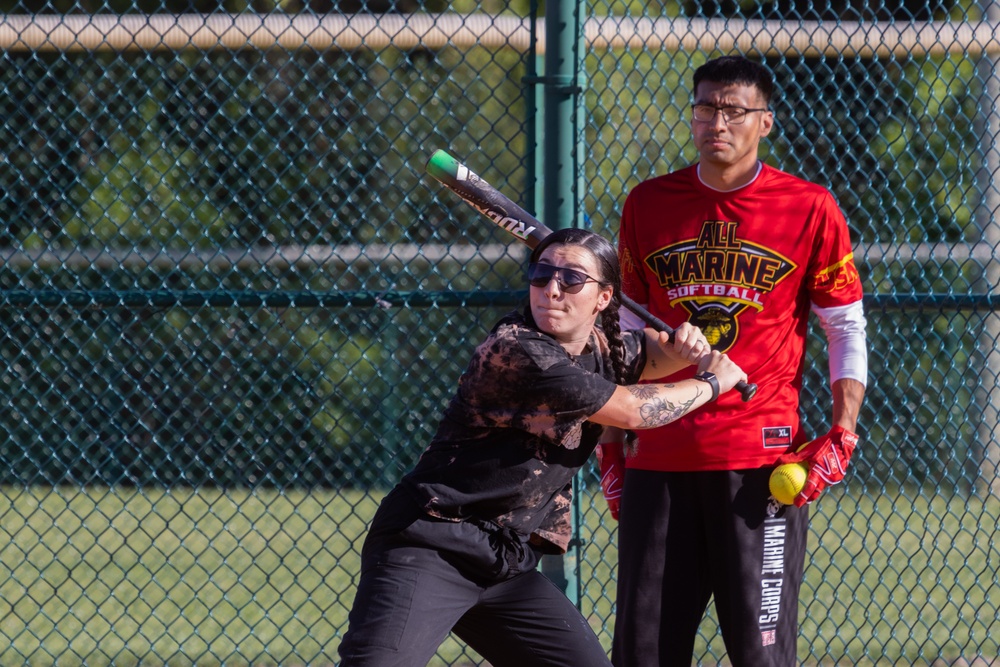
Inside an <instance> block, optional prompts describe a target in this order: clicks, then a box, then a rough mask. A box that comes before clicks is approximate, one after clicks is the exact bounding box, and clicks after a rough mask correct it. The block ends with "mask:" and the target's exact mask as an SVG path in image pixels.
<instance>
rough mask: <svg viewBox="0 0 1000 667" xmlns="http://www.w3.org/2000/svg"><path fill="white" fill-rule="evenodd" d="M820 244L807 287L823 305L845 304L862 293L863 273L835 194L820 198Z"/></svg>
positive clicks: (808, 272) (808, 271)
mask: <svg viewBox="0 0 1000 667" xmlns="http://www.w3.org/2000/svg"><path fill="white" fill-rule="evenodd" d="M817 208H818V210H817V211H816V213H815V217H814V218H813V219H814V220H816V221H817V224H818V225H819V229H818V230H817V234H816V240H817V247H816V250H815V252H814V253H813V255H812V257H811V258H810V262H809V266H808V269H807V279H806V289H807V290H808V291H809V298H810V300H811V301H812V302H813V303H814V304H816V305H817V306H819V307H820V308H832V307H836V306H846V305H848V304H851V303H854V302H855V301H860V300H861V298H862V296H863V290H862V286H861V277H860V276H859V275H858V269H857V267H856V266H855V264H854V251H853V249H852V247H851V239H850V233H849V231H848V228H847V221H846V220H844V216H843V214H841V212H840V209H839V208H838V207H837V204H836V202H835V201H834V200H833V196H832V195H830V194H829V193H826V194H825V195H824V196H823V197H820V198H819V200H818V201H817Z"/></svg>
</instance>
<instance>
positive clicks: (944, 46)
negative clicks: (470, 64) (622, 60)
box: [0, 13, 1000, 58]
mask: <svg viewBox="0 0 1000 667" xmlns="http://www.w3.org/2000/svg"><path fill="white" fill-rule="evenodd" d="M998 28H1000V25H998V24H996V23H993V22H989V21H975V22H972V21H908V22H900V21H787V20H781V21H778V20H775V21H768V20H733V19H704V18H665V17H664V18H652V17H648V18H644V17H620V16H616V17H593V18H589V19H587V20H586V21H585V23H584V36H585V39H586V41H587V43H588V45H589V47H590V48H592V49H598V50H600V49H640V48H649V49H657V50H672V51H680V50H684V51H695V50H703V51H714V50H722V51H731V50H734V49H738V50H740V51H742V52H744V53H752V52H757V53H761V54H768V55H777V54H782V53H784V54H788V55H802V56H821V55H822V56H841V57H846V58H875V57H888V56H896V57H904V58H906V57H913V56H924V55H944V54H967V55H970V56H978V55H983V54H986V55H997V54H1000V37H998ZM532 40H534V42H535V44H536V49H537V52H538V53H540V54H542V53H544V52H545V27H544V19H538V21H537V24H536V27H535V29H534V30H532V25H531V20H530V19H527V18H520V17H516V16H508V15H502V16H492V15H488V14H455V13H445V14H409V15H403V14H350V15H348V14H323V15H316V14H254V13H243V14H150V15H146V14H121V15H118V14H89V15H86V14H72V15H50V14H5V15H0V49H3V50H4V51H8V52H36V51H42V52H44V51H55V52H74V51H114V52H125V51H155V50H183V49H198V50H213V49H224V50H241V49H267V48H275V47H280V48H284V49H300V48H311V49H316V50H330V49H339V50H354V49H359V48H366V49H381V48H386V47H395V48H399V49H414V48H431V49H438V48H443V47H447V46H452V47H458V48H469V47H472V46H485V47H487V48H514V49H518V50H521V51H527V50H528V49H529V48H530V47H531V44H532Z"/></svg>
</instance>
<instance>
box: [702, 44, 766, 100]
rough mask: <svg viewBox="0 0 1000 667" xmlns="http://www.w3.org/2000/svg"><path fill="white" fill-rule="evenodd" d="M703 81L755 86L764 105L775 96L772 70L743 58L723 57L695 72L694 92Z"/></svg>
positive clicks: (726, 84) (709, 62) (711, 61)
mask: <svg viewBox="0 0 1000 667" xmlns="http://www.w3.org/2000/svg"><path fill="white" fill-rule="evenodd" d="M702 81H711V82H712V83H721V84H723V85H725V86H731V85H738V86H754V87H755V88H757V90H759V91H760V94H761V97H763V98H764V103H765V104H767V105H770V104H771V95H773V94H774V76H773V75H772V74H771V70H769V69H767V68H766V67H764V66H763V65H761V64H760V63H758V62H755V61H753V60H750V59H748V58H744V57H743V56H722V57H721V58H716V59H715V60H709V61H708V62H707V63H705V64H704V65H702V66H701V67H699V68H698V69H696V70H695V71H694V90H696V91H697V90H698V84H699V83H701V82H702Z"/></svg>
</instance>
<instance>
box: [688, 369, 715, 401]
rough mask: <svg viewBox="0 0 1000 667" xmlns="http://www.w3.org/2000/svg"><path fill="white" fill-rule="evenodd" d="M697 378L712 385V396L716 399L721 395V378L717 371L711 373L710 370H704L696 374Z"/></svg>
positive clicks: (695, 377)
mask: <svg viewBox="0 0 1000 667" xmlns="http://www.w3.org/2000/svg"><path fill="white" fill-rule="evenodd" d="M694 379H695V380H701V381H702V382H707V383H708V384H710V385H712V398H711V400H713V401H714V400H715V399H717V398H718V397H719V379H718V378H716V377H715V373H709V372H708V371H702V372H701V373H698V374H697V375H695V376H694Z"/></svg>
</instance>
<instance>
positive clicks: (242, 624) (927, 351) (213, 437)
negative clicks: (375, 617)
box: [0, 0, 1000, 665]
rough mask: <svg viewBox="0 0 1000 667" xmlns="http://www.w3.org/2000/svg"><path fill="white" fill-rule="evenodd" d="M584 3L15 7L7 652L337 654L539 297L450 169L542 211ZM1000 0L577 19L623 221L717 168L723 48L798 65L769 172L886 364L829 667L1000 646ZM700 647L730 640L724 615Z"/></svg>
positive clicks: (957, 657) (611, 537)
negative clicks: (835, 272)
mask: <svg viewBox="0 0 1000 667" xmlns="http://www.w3.org/2000/svg"><path fill="white" fill-rule="evenodd" d="M560 4H561V3H559V2H551V1H550V2H549V3H548V6H547V7H544V8H539V7H538V6H536V4H535V3H533V2H532V3H531V4H530V5H528V4H526V3H512V4H501V3H495V2H491V1H489V0H484V2H483V3H482V4H481V5H479V4H474V3H470V2H462V3H455V4H454V5H447V6H446V5H444V4H443V3H441V2H438V1H437V0H431V1H428V2H426V3H417V2H410V1H409V0H401V1H399V2H384V3H382V2H379V1H377V0H376V1H375V2H370V3H360V2H340V3H316V4H308V5H305V4H301V3H291V4H282V5H274V4H270V3H268V2H267V1H266V0H265V1H264V2H259V3H254V4H253V5H248V4H245V3H243V2H241V1H240V0H236V1H235V2H230V3H225V4H215V3H212V2H210V1H207V2H198V3H194V4H192V3H188V2H185V3H175V2H172V1H171V2H166V3H160V2H156V1H152V2H145V3H138V4H133V3H131V2H127V3H105V2H87V3H84V2H72V1H69V2H61V1H60V2H56V1H54V0H14V1H13V2H7V3H5V5H4V11H5V12H6V13H5V14H4V15H3V17H2V18H0V45H2V47H3V55H2V61H3V65H4V66H3V68H2V70H0V114H2V118H3V124H2V127H0V147H2V151H3V161H2V163H0V216H2V220H3V223H4V226H3V228H2V231H0V297H2V299H0V322H2V327H3V328H2V332H3V345H2V346H0V354H2V356H3V365H2V367H0V390H2V392H3V395H4V396H5V397H6V406H7V409H6V410H5V411H3V413H2V415H3V416H2V417H0V418H2V420H3V424H2V436H0V461H2V469H0V476H2V479H0V482H2V487H0V488H2V495H0V538H2V542H0V609H2V613H0V664H32V665H36V664H37V665H45V664H54V665H55V664H58V665H76V664H88V665H110V664H114V665H140V664H171V665H175V664H176V665H185V664H195V663H197V664H200V665H212V664H223V663H224V664H230V665H239V664H248V665H265V664H282V665H300V664H332V663H335V662H336V649H337V645H338V644H339V641H340V638H341V636H342V634H343V632H344V631H345V630H346V617H347V611H348V609H349V607H350V605H351V602H352V599H353V596H354V582H355V579H356V577H357V568H358V552H359V549H360V545H361V540H362V539H363V536H364V532H365V528H366V523H367V521H368V520H369V519H370V517H371V516H372V514H373V512H374V509H375V507H376V506H377V503H378V500H379V499H380V498H381V496H382V494H383V493H384V492H385V490H387V488H389V487H390V486H391V485H392V484H393V483H394V482H395V481H396V480H397V479H398V477H399V476H400V474H401V473H402V472H404V471H406V470H407V469H408V468H409V467H410V465H411V464H412V463H413V462H414V461H415V459H416V457H417V456H418V455H419V453H420V452H421V450H422V449H423V447H424V446H425V445H426V444H427V442H428V441H429V438H430V436H431V434H432V433H433V430H434V428H435V426H436V420H437V417H438V415H439V414H440V410H441V409H442V407H443V405H444V404H445V402H446V400H447V398H448V397H449V395H450V392H451V390H452V387H453V386H454V383H455V381H456V379H457V377H458V375H459V374H460V372H461V370H462V369H463V368H464V363H465V360H466V359H467V355H468V353H469V351H470V350H471V347H472V343H473V342H474V341H477V340H478V339H480V338H481V337H482V336H483V335H484V334H485V332H486V331H487V330H488V328H489V327H490V326H491V325H492V323H493V322H494V321H495V319H496V318H497V317H498V316H499V315H500V314H502V313H504V312H506V311H507V310H509V309H510V308H512V307H515V306H517V305H518V304H520V303H521V302H522V300H523V298H524V291H523V290H522V289H521V287H520V286H521V285H522V284H523V279H522V277H521V275H522V269H523V260H524V251H523V249H522V248H520V247H517V246H515V245H510V244H508V243H507V240H506V238H503V235H502V234H501V233H497V232H495V231H494V230H493V229H492V228H491V227H490V226H489V225H484V224H482V223H481V222H479V220H478V219H477V218H476V216H477V215H478V214H477V213H475V212H474V211H472V210H471V209H469V208H468V207H466V206H465V205H464V204H463V203H461V202H460V201H459V200H457V199H456V198H455V197H453V196H451V195H449V194H448V193H447V192H444V191H442V190H441V189H440V188H438V187H436V185H435V183H434V182H433V181H431V180H430V179H428V178H427V177H425V175H424V172H423V167H424V163H425V162H426V160H427V158H428V157H429V156H430V155H431V153H432V152H433V151H434V150H435V149H438V148H445V149H447V150H448V151H449V152H451V153H452V154H454V155H456V156H459V157H460V158H461V159H463V160H465V161H467V162H468V163H469V164H470V166H473V167H474V168H475V169H476V170H477V171H479V172H480V173H481V174H482V175H483V176H485V177H487V178H488V180H490V181H491V182H493V183H494V184H495V185H497V187H498V188H499V189H501V190H503V191H505V192H507V193H509V194H510V195H512V196H513V197H514V198H515V199H519V200H520V201H521V202H522V203H524V204H525V206H526V207H527V208H531V209H534V207H535V206H536V204H537V202H538V201H540V200H541V199H542V197H541V194H542V191H541V188H540V187H538V183H539V178H540V174H541V173H543V171H542V170H541V169H540V168H539V167H538V165H540V164H544V161H545V160H549V159H553V158H552V156H548V155H546V156H541V152H540V149H539V145H540V140H536V137H539V136H540V135H541V134H543V131H542V129H543V123H542V121H541V119H542V118H544V117H545V116H544V114H545V113H546V110H545V109H544V102H545V98H544V95H542V94H541V92H540V91H542V90H543V86H544V85H546V80H545V77H544V76H542V74H543V73H544V72H545V66H546V63H545V59H546V58H549V59H551V58H553V57H554V56H553V54H551V53H549V52H547V50H546V49H547V47H551V46H552V45H551V44H548V43H547V41H546V35H547V31H546V30H545V26H546V24H545V16H546V13H551V12H555V11H557V9H558V7H557V6H558V5H560ZM998 14H1000V9H998V6H997V5H996V4H995V3H989V4H987V5H974V4H966V3H961V2H951V1H938V0H895V2H892V3H881V4H878V5H871V4H869V3H863V2H856V1H851V2H838V3H813V2H812V0H792V1H791V2H787V3H756V2H739V3H737V2H714V1H713V2H704V3H703V2H679V3H667V4H664V5H661V6H656V7H649V6H646V4H645V3H637V2H626V3H620V2H607V3H604V2H592V3H590V4H588V5H586V6H582V7H580V12H579V13H578V14H576V17H577V19H578V25H575V26H573V25H571V26H570V32H571V33H572V35H573V37H574V38H575V39H578V40H579V43H575V42H574V43H573V44H571V51H570V52H571V53H573V52H575V53H577V54H579V62H577V63H575V64H574V68H575V76H574V81H573V82H572V83H573V84H574V85H573V86H564V87H563V89H562V90H563V91H564V92H566V94H567V95H568V96H569V97H570V98H571V99H572V101H573V103H574V104H575V105H576V108H577V109H578V110H579V112H580V113H579V115H578V116H577V117H579V118H580V119H582V120H581V122H580V123H573V124H571V127H570V128H569V130H568V131H569V132H570V135H571V141H570V142H569V145H570V147H571V150H570V152H569V154H568V159H569V160H570V161H571V164H572V172H573V174H575V177H574V179H573V180H574V183H573V184H572V185H571V188H570V190H571V192H572V193H573V199H572V200H570V201H568V202H564V203H563V204H562V208H563V209H566V210H570V211H571V213H570V217H575V218H574V219H575V220H577V222H578V223H579V224H584V225H589V226H591V227H593V228H594V229H595V230H597V231H599V232H601V233H604V234H605V235H607V236H608V237H609V238H612V239H613V238H614V237H615V235H616V232H617V222H618V216H619V212H620V209H621V205H622V203H623V201H624V197H625V194H626V193H627V191H628V190H629V188H631V187H632V186H634V185H635V184H637V183H638V182H639V181H641V180H643V179H645V178H647V177H649V176H651V175H653V174H658V173H664V172H666V171H668V170H671V169H674V168H677V167H679V166H681V165H683V164H687V163H688V162H690V161H692V160H693V159H695V152H694V151H693V150H692V147H691V146H690V143H689V134H688V124H687V117H686V111H685V110H686V108H687V106H688V104H689V103H690V97H691V81H690V80H691V75H692V73H693V70H694V68H695V67H697V65H698V64H700V63H701V62H704V60H706V59H707V58H709V57H711V56H714V55H718V54H721V53H729V52H734V51H738V52H742V53H745V54H747V55H750V56H752V57H759V58H761V59H763V60H764V61H765V62H766V63H767V64H768V65H769V66H770V67H771V68H772V69H773V70H774V72H775V74H776V77H777V80H778V94H777V95H776V99H775V110H776V112H775V117H776V132H774V133H772V136H771V138H770V139H769V140H768V142H767V145H766V155H765V156H764V157H765V159H767V160H768V161H769V162H771V163H772V164H775V165H776V166H780V167H781V168H783V169H785V170H787V171H790V172H793V173H797V174H799V175H802V176H803V177H805V178H808V179H810V180H814V181H817V182H819V183H821V184H823V185H826V186H827V187H829V188H830V189H831V190H832V191H833V192H834V193H835V195H836V196H837V198H838V201H839V203H840V204H841V206H842V207H843V209H844V211H845V213H846V215H847V217H848V220H849V223H850V226H851V229H852V235H853V238H854V239H855V242H856V259H857V261H858V265H859V269H860V270H861V275H862V277H863V279H864V281H865V292H866V295H867V307H868V321H869V328H868V334H869V340H870V344H871V353H870V369H871V379H870V383H869V390H868V395H867V400H866V404H865V408H864V412H863V416H862V419H861V426H860V429H861V434H862V447H861V448H860V451H859V452H858V453H857V454H856V455H855V459H854V463H853V466H852V471H851V473H850V475H849V477H848V480H847V482H846V483H845V484H844V485H841V486H840V487H837V488H836V489H834V490H833V491H831V492H829V493H828V494H827V495H826V496H825V497H824V500H823V501H822V502H820V503H817V505H816V507H815V509H814V511H813V516H814V520H813V535H812V539H811V550H810V556H809V564H808V567H807V578H806V582H805V587H804V590H803V595H802V608H801V610H800V617H801V618H802V633H801V637H800V641H799V656H800V657H801V658H802V659H804V660H805V662H806V663H808V664H834V663H837V664H848V663H850V664H876V663H885V664H930V663H935V662H937V663H939V664H972V663H973V662H974V661H975V660H980V661H982V664H992V663H993V662H994V661H995V660H996V659H997V656H998V654H1000V648H998V639H997V637H998V636H1000V622H998V621H997V618H998V616H1000V584H998V581H997V575H996V571H997V568H998V563H1000V545H998V543H997V539H996V526H997V523H998V521H1000V501H998V490H1000V484H998V482H997V473H998V470H997V463H998V457H1000V452H998V437H1000V434H997V433H995V430H996V429H995V426H994V425H995V424H996V422H997V407H998V405H1000V393H998V392H997V390H996V389H995V387H996V385H997V374H998V372H1000V355H998V354H997V353H995V352H994V348H995V347H996V342H997V336H998V335H1000V323H998V318H997V316H996V315H995V314H994V309H995V307H996V303H997V301H996V298H995V297H994V295H993V293H994V291H995V290H997V288H998V286H1000V275H998V271H997V263H996V262H995V260H994V255H995V254H996V252H997V247H998V244H1000V231H998V227H997V223H996V222H995V220H994V213H995V212H996V211H997V209H998V206H1000V201H998V196H1000V195H998V186H997V183H996V179H997V178H998V175H1000V153H998V146H997V144H998V132H1000V111H998V104H1000V73H998V69H997V59H998V58H1000V42H998V40H997V37H996V34H995V33H996V32H997V26H998V18H1000V17H998ZM536 19H537V20H536ZM574 50H575V51H574ZM549 83H551V82H549ZM562 83H565V82H562ZM559 157H560V159H562V158H565V157H566V156H559ZM547 187H548V186H547ZM814 336H815V338H814V340H813V341H812V344H811V351H810V360H809V364H808V372H807V378H806V387H805V389H804V396H803V405H804V410H805V416H806V420H807V424H808V426H809V428H810V429H811V430H813V431H816V432H820V431H824V430H825V428H826V420H827V419H828V405H829V403H830V398H829V392H828V389H827V381H826V372H825V368H826V363H825V356H824V347H825V346H824V345H823V343H822V340H821V338H820V337H819V336H818V335H815V334H814ZM578 495H579V498H580V511H579V516H580V521H579V535H578V540H577V543H578V545H579V546H578V547H577V548H576V550H575V551H574V552H572V553H571V554H570V558H568V559H567V561H566V563H567V572H568V573H569V574H570V582H569V586H570V588H571V589H572V590H569V591H568V593H569V594H570V595H572V596H573V597H574V598H575V599H577V600H578V601H579V604H580V606H581V608H582V609H583V611H584V612H585V614H587V616H588V618H589V619H590V620H591V622H592V624H593V627H594V629H595V630H596V631H597V632H598V633H599V635H600V636H601V638H602V641H604V642H605V643H609V641H610V634H611V627H612V623H613V617H614V580H615V564H616V551H615V523H614V522H613V521H612V520H611V519H610V517H609V516H608V515H607V514H606V513H605V511H604V509H605V508H604V504H603V500H602V499H601V496H600V491H599V488H598V486H597V484H596V478H595V477H594V475H593V473H592V471H588V473H587V474H584V475H581V477H580V479H579V494H578ZM697 653H698V658H699V661H700V662H702V663H706V664H709V663H716V662H725V649H724V647H723V646H722V643H721V639H720V637H719V634H718V632H717V626H716V624H715V622H714V620H713V618H712V617H711V616H710V617H709V618H708V619H707V620H706V623H705V624H704V626H703V629H702V633H701V640H700V642H699V645H698V648H697ZM438 661H439V663H440V664H453V665H460V664H461V665H465V664H478V663H479V662H481V661H480V659H479V658H478V657H477V656H476V655H475V654H473V653H472V652H471V651H469V650H468V649H466V648H464V647H463V646H462V645H461V644H460V643H459V642H456V641H451V640H450V641H449V642H448V643H447V644H446V645H445V646H443V647H442V649H441V651H440V652H439V656H438ZM977 664H980V663H977Z"/></svg>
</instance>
